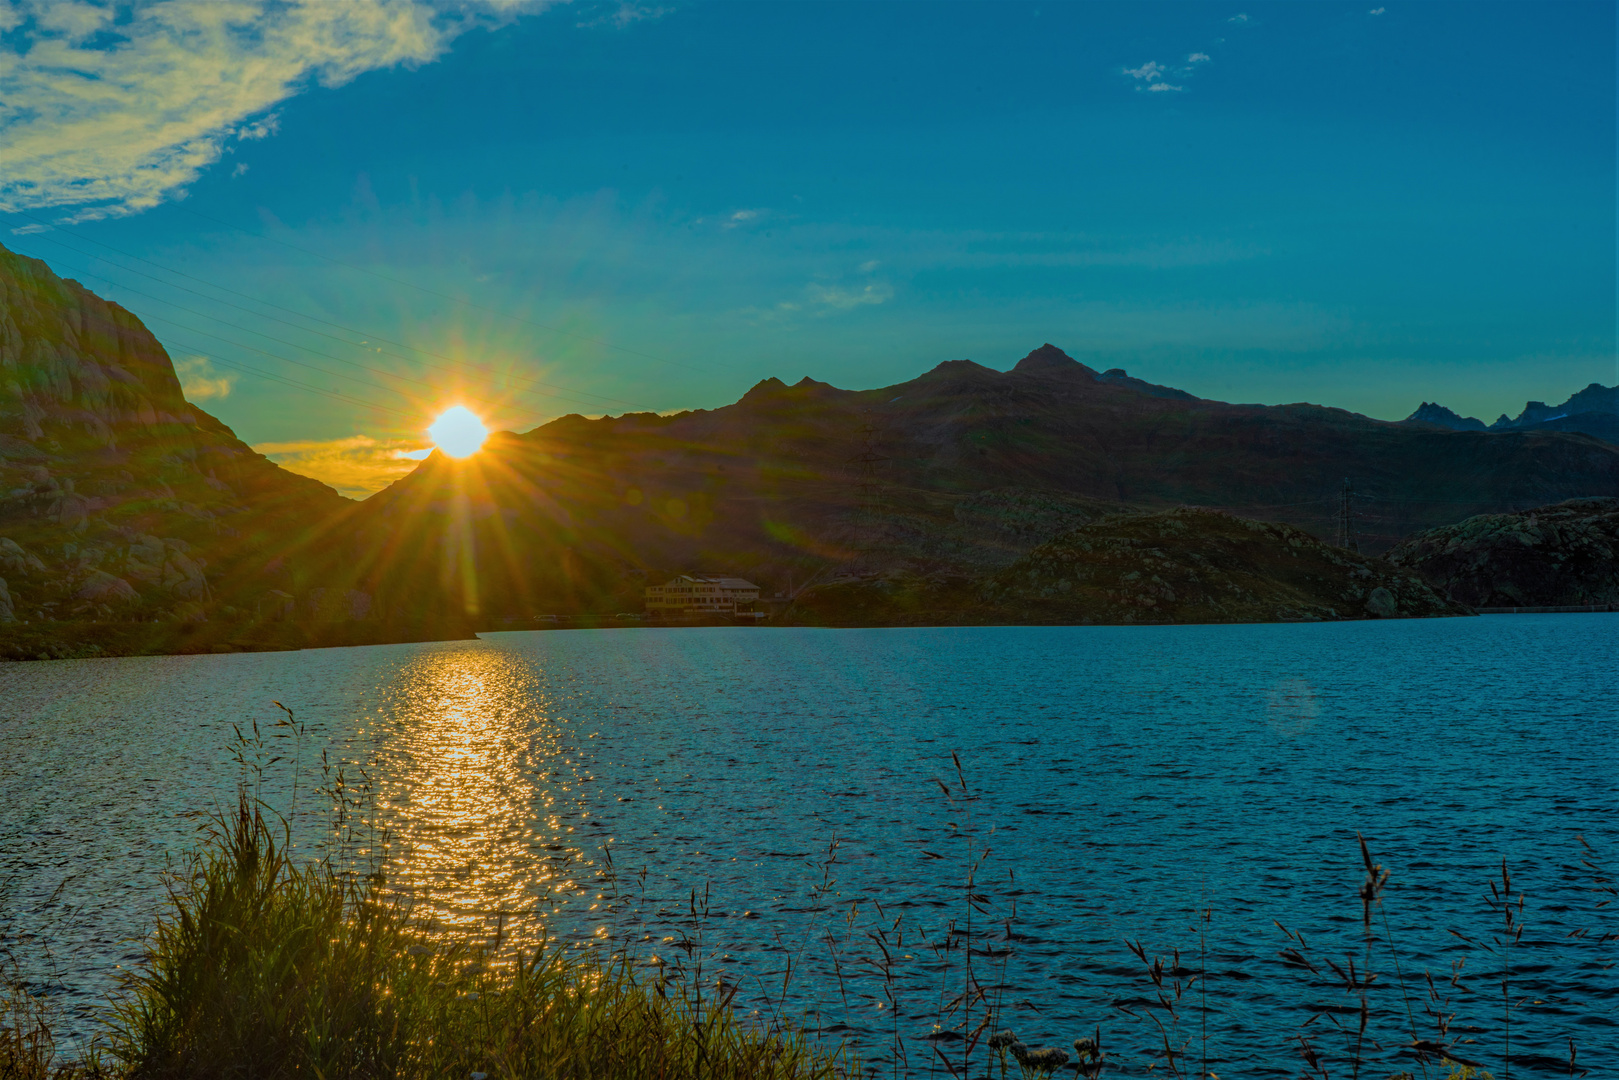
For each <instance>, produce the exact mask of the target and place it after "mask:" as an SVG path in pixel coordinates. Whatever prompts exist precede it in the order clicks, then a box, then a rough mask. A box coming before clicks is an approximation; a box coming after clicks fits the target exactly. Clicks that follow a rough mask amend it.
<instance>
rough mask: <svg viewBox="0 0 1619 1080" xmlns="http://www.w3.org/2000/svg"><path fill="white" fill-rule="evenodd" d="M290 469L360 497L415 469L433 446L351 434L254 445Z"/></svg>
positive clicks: (351, 496) (271, 458)
mask: <svg viewBox="0 0 1619 1080" xmlns="http://www.w3.org/2000/svg"><path fill="white" fill-rule="evenodd" d="M253 449H255V450H257V451H258V452H259V453H261V454H263V455H264V456H265V457H267V458H269V459H270V460H271V461H273V462H275V463H276V464H277V465H280V466H281V467H282V468H284V469H287V470H288V471H290V472H295V473H298V474H299V475H301V476H312V477H314V478H315V479H316V480H319V481H321V482H322V483H324V484H330V485H331V486H332V487H334V488H336V489H337V490H338V491H339V492H341V493H342V494H344V495H347V496H348V497H349V498H351V499H363V498H365V497H366V496H367V495H371V494H374V493H376V492H378V491H381V490H382V489H383V488H385V487H387V486H388V485H389V484H391V483H393V482H394V481H395V480H398V479H399V478H400V477H402V476H405V475H407V474H408V473H409V472H410V471H411V470H412V469H414V468H416V463H417V462H418V461H420V460H422V459H423V458H425V457H427V455H428V454H430V453H432V447H423V446H421V445H420V443H418V442H414V441H408V440H401V439H375V438H372V437H371V436H369V435H352V436H350V437H348V438H346V439H324V440H318V439H307V440H302V441H298V442H267V443H259V444H257V445H255V446H254V447H253Z"/></svg>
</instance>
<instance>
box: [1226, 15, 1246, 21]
mask: <svg viewBox="0 0 1619 1080" xmlns="http://www.w3.org/2000/svg"><path fill="white" fill-rule="evenodd" d="M1247 21H1248V16H1246V15H1243V14H1240V13H1239V14H1237V15H1233V16H1231V18H1229V19H1227V20H1226V22H1234V23H1245V22H1247Z"/></svg>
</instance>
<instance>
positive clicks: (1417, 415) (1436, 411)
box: [1401, 401, 1486, 431]
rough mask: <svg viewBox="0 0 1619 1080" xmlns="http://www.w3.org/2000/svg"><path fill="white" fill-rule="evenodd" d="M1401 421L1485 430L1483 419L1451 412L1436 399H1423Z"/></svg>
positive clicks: (1452, 428) (1465, 429) (1467, 429)
mask: <svg viewBox="0 0 1619 1080" xmlns="http://www.w3.org/2000/svg"><path fill="white" fill-rule="evenodd" d="M1401 422H1402V423H1406V424H1437V425H1438V426H1440V427H1447V428H1450V430H1452V431H1484V430H1486V429H1485V427H1484V421H1482V420H1479V419H1476V418H1474V417H1471V416H1462V415H1460V414H1458V413H1455V412H1452V411H1451V410H1450V409H1447V408H1445V407H1444V406H1443V405H1441V404H1439V403H1438V402H1437V401H1424V402H1423V403H1422V404H1421V405H1419V406H1417V410H1416V411H1415V412H1413V413H1412V414H1411V415H1410V416H1408V417H1406V418H1405V419H1404V420H1403V421H1401Z"/></svg>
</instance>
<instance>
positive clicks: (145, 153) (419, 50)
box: [0, 0, 545, 221]
mask: <svg viewBox="0 0 1619 1080" xmlns="http://www.w3.org/2000/svg"><path fill="white" fill-rule="evenodd" d="M544 2H545V0H533V2H531V3H528V4H511V3H487V4H463V5H435V4H432V3H428V2H425V0H401V2H390V0H343V2H341V3H335V2H334V3H319V2H316V3H296V2H295V3H282V2H278V0H237V2H234V3H196V2H193V0H156V2H151V3H145V4H137V5H132V6H131V5H125V4H113V3H100V2H93V0H12V2H11V3H10V4H9V5H7V6H4V7H0V10H3V11H4V12H5V13H6V16H7V17H8V18H9V21H10V27H9V33H8V34H7V37H6V39H5V41H4V42H3V43H0V130H3V131H4V132H5V143H6V146H5V170H4V175H3V177H0V209H4V210H10V211H16V210H29V209H34V210H37V209H55V208H66V207H72V208H75V209H74V210H73V212H72V214H71V215H70V216H69V217H68V220H75V221H77V220H86V219H89V218H97V217H116V216H121V215H125V214H131V213H138V212H139V211H142V210H145V209H148V208H150V207H153V206H156V205H158V204H159V203H161V202H163V201H164V200H165V199H168V198H172V197H175V196H176V195H178V194H180V193H183V191H184V189H185V186H186V185H187V184H189V183H191V182H192V181H194V180H195V179H196V178H197V177H198V176H199V175H201V173H202V171H203V170H204V169H206V168H208V167H209V166H210V165H213V164H214V163H216V162H217V161H219V159H220V158H221V157H222V156H223V155H224V154H226V153H227V152H228V151H229V150H230V148H231V147H232V145H233V144H234V143H236V142H239V141H242V140H252V139H263V138H266V137H268V136H270V135H273V134H274V133H275V130H276V117H275V116H274V115H273V114H272V113H270V110H272V109H273V108H274V107H275V106H276V105H277V104H279V103H280V102H282V101H285V100H286V99H287V98H289V97H292V96H293V95H295V94H297V93H299V92H301V91H302V90H304V89H305V88H307V87H308V86H309V85H311V84H312V83H319V84H320V85H323V86H340V85H342V84H344V83H346V82H348V81H350V80H351V79H353V78H355V77H356V76H358V75H360V74H362V73H364V72H367V71H372V70H376V69H378V68H387V67H393V66H396V65H399V64H420V63H426V62H428V61H431V60H433V59H434V58H436V57H437V56H439V55H440V54H441V53H442V52H443V51H444V49H445V48H446V47H447V46H448V44H449V43H450V41H451V40H453V39H454V38H455V37H456V36H457V35H458V34H460V33H462V32H463V31H465V30H467V29H468V28H470V27H473V26H476V25H480V24H490V23H493V22H497V21H500V20H503V19H506V18H509V17H511V16H512V15H513V14H514V13H515V12H518V11H522V10H529V9H532V8H535V7H538V6H542V5H543V3H544ZM0 29H6V27H4V26H0Z"/></svg>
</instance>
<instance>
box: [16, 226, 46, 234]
mask: <svg viewBox="0 0 1619 1080" xmlns="http://www.w3.org/2000/svg"><path fill="white" fill-rule="evenodd" d="M50 231H51V227H50V226H49V225H19V226H17V227H16V228H15V229H12V230H11V235H12V236H29V235H32V234H33V233H42V232H50Z"/></svg>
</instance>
